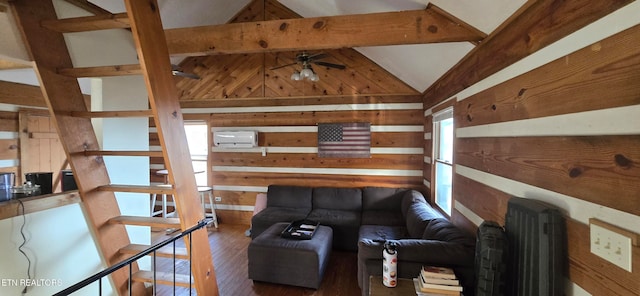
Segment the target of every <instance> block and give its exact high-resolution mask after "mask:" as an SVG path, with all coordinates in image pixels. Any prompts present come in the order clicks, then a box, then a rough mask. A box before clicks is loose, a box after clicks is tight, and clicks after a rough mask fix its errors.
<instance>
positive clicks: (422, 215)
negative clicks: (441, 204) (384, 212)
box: [405, 201, 444, 238]
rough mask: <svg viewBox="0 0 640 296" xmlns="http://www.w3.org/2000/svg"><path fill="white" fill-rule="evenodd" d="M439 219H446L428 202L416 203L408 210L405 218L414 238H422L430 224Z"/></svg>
mask: <svg viewBox="0 0 640 296" xmlns="http://www.w3.org/2000/svg"><path fill="white" fill-rule="evenodd" d="M439 218H444V216H442V214H440V213H439V212H438V211H436V210H435V209H433V208H432V207H431V206H430V205H429V204H427V203H426V202H420V201H418V202H414V203H413V204H411V205H410V206H409V208H408V209H407V215H406V217H405V220H406V222H407V231H408V232H409V236H410V237H412V238H421V237H422V236H423V234H424V232H425V228H427V225H428V224H429V222H430V221H432V220H434V219H439Z"/></svg>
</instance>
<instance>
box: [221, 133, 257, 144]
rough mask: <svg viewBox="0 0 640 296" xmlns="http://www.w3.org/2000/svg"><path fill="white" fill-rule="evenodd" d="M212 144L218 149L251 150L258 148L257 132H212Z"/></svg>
mask: <svg viewBox="0 0 640 296" xmlns="http://www.w3.org/2000/svg"><path fill="white" fill-rule="evenodd" d="M213 144H214V145H216V146H217V147H220V148H253V147H256V146H258V132H257V131H220V132H214V133H213Z"/></svg>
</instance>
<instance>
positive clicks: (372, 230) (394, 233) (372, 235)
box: [358, 225, 407, 256]
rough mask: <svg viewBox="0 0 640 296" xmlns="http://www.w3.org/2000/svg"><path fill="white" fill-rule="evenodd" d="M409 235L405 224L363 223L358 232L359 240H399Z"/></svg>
mask: <svg viewBox="0 0 640 296" xmlns="http://www.w3.org/2000/svg"><path fill="white" fill-rule="evenodd" d="M406 237H407V229H406V228H405V227H403V226H385V225H362V226H360V231H359V233H358V241H362V240H370V241H385V240H398V239H403V238H406ZM380 256H382V253H380Z"/></svg>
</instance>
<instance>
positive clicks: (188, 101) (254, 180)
mask: <svg viewBox="0 0 640 296" xmlns="http://www.w3.org/2000/svg"><path fill="white" fill-rule="evenodd" d="M297 17H299V16H298V15H296V14H294V13H293V12H291V11H290V10H288V9H287V8H285V7H284V6H282V5H281V4H279V3H278V2H277V1H264V2H263V1H261V0H257V1H253V2H252V3H250V4H249V5H248V6H247V7H246V8H245V9H244V10H243V11H241V12H240V13H239V14H238V15H237V16H236V17H235V18H234V20H233V21H236V22H240V21H256V20H263V19H277V18H297ZM323 52H324V53H326V54H328V55H329V56H330V57H329V58H327V59H324V60H323V61H326V62H331V63H339V64H344V65H346V66H347V69H345V70H338V69H334V68H326V67H320V66H314V71H316V72H317V73H318V74H319V76H320V81H318V82H316V83H313V82H309V81H292V80H291V79H290V78H289V77H290V75H291V73H292V72H293V71H294V70H296V69H297V70H300V68H299V66H295V67H285V68H280V69H276V70H270V68H272V67H274V66H277V65H282V64H288V63H291V62H292V61H293V58H294V57H295V55H296V52H280V53H267V54H253V55H220V56H206V57H194V58H189V59H186V60H185V61H183V62H182V63H181V66H182V68H183V69H184V71H186V72H194V73H197V74H198V75H200V76H201V77H203V78H202V79H201V80H193V79H184V78H176V81H177V85H178V89H179V91H180V93H181V98H180V100H181V105H182V107H183V114H184V117H185V119H187V120H201V121H203V122H206V123H207V124H208V125H209V126H210V129H211V132H215V131H220V130H224V131H228V130H255V131H258V133H259V137H258V138H259V141H258V145H259V147H257V148H253V149H221V148H218V147H212V152H211V154H210V164H211V165H210V167H211V172H210V180H209V182H210V184H211V185H212V186H213V188H214V194H215V196H218V197H221V199H222V201H221V202H218V203H217V211H216V213H217V214H218V216H219V218H220V220H221V221H222V223H240V224H247V225H248V224H249V223H250V219H251V216H252V213H253V205H254V204H255V197H256V195H257V194H258V193H261V192H266V190H267V186H268V185H270V184H293V185H301V186H337V187H362V186H388V187H411V188H416V189H419V190H422V191H424V189H425V187H424V185H423V178H422V170H423V163H424V161H423V157H424V149H423V147H424V146H423V145H424V142H423V138H424V136H423V134H424V131H423V130H424V123H423V121H424V116H423V104H422V98H421V96H420V94H419V93H418V92H417V91H416V90H414V89H412V88H411V87H409V86H407V85H406V84H405V83H403V82H402V81H400V80H398V79H397V78H395V77H394V76H393V75H391V74H390V73H388V72H387V71H385V70H384V69H382V68H381V67H379V66H378V65H376V64H375V63H373V62H371V61H370V60H369V59H367V58H366V57H364V56H363V55H361V54H360V53H358V52H357V51H355V50H352V49H339V50H327V51H323ZM329 122H334V123H340V122H369V123H371V132H372V133H371V137H372V139H371V158H365V159H357V158H352V159H344V158H318V156H317V124H318V123H329ZM153 131H154V130H153V129H152V133H151V135H150V139H151V146H154V145H158V144H157V134H155V133H154V132H153ZM262 151H264V152H265V154H264V155H263V152H262ZM162 168H163V165H162V163H161V160H159V159H152V174H151V175H152V178H153V179H152V182H162V180H161V179H160V178H158V177H155V176H154V175H155V174H154V172H155V170H158V169H162Z"/></svg>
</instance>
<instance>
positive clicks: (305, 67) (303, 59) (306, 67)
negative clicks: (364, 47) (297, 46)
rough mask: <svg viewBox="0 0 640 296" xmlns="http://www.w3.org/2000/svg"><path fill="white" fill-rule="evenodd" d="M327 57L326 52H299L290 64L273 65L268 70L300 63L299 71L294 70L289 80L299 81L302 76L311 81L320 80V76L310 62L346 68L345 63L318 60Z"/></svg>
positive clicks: (341, 68)
mask: <svg viewBox="0 0 640 296" xmlns="http://www.w3.org/2000/svg"><path fill="white" fill-rule="evenodd" d="M327 57H329V55H328V54H325V53H318V54H314V55H310V54H308V53H307V52H304V51H303V52H301V53H299V54H297V55H296V61H295V62H293V63H290V64H286V65H281V66H275V67H272V68H270V70H275V69H280V68H284V67H289V66H293V65H296V64H301V65H302V70H301V71H300V72H298V71H294V72H293V74H292V75H291V80H296V81H300V80H302V79H304V78H307V79H309V80H311V81H318V80H320V78H319V77H318V74H316V73H315V72H314V71H313V68H311V64H315V65H318V66H323V67H329V68H336V69H340V70H343V69H345V68H346V66H345V65H340V64H334V63H328V62H323V61H319V60H321V59H324V58H327Z"/></svg>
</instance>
